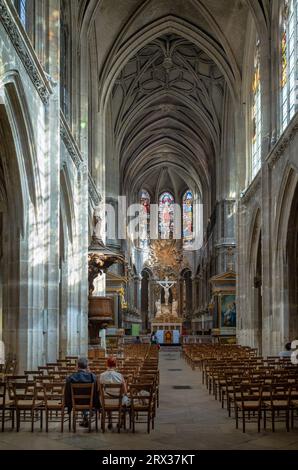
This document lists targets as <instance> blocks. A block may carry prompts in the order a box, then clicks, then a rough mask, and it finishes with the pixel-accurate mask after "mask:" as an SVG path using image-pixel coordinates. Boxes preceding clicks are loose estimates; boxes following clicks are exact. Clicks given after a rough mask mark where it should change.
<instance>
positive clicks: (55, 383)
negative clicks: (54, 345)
mask: <svg viewBox="0 0 298 470" xmlns="http://www.w3.org/2000/svg"><path fill="white" fill-rule="evenodd" d="M133 349H134V351H136V349H135V348H133ZM144 349H145V348H144ZM144 349H143V351H144ZM139 351H140V349H138V351H137V352H139ZM130 352H131V351H130ZM76 360H77V358H74V357H73V358H71V361H72V363H71V364H70V362H69V359H67V361H66V363H65V360H63V361H57V363H52V364H47V365H46V366H43V367H39V368H38V370H37V371H26V372H25V374H24V375H22V376H14V375H8V376H6V380H5V381H3V382H2V383H1V387H0V412H1V413H2V420H1V421H2V426H1V428H2V431H3V430H4V423H5V422H6V421H8V420H10V421H11V423H12V428H14V425H15V417H16V429H17V431H19V429H20V423H21V421H22V420H23V421H30V422H31V430H32V431H33V430H34V424H35V422H36V421H38V420H39V421H40V427H41V429H42V427H43V413H44V415H45V420H46V431H48V428H49V421H55V420H58V421H59V422H60V424H61V432H63V430H64V423H65V422H66V421H68V422H69V429H70V427H71V418H70V415H69V414H68V413H67V410H66V409H65V405H64V393H65V378H66V377H67V376H68V375H70V373H72V372H73V371H74V370H76V367H75V364H76ZM67 364H68V367H65V366H66V365H67ZM122 368H123V373H124V374H126V378H127V379H129V380H128V386H129V394H130V399H131V402H132V405H131V407H129V409H127V408H125V407H123V406H122V405H121V408H119V410H120V411H121V412H120V414H121V419H122V418H123V416H124V417H125V416H126V414H127V413H128V412H129V416H130V425H131V427H132V429H133V431H134V429H135V423H136V422H137V421H138V422H140V421H139V418H140V416H141V415H142V413H141V408H140V403H141V405H142V406H144V407H145V408H146V409H147V427H148V426H149V428H148V429H149V431H150V423H151V426H152V428H153V426H154V417H155V413H156V408H157V407H158V404H159V372H158V350H157V349H156V348H155V347H149V348H148V347H146V354H143V357H142V358H141V359H140V358H139V357H136V356H134V355H133V354H130V355H129V357H128V358H126V359H125V358H124V361H123V362H122ZM103 370H104V369H103ZM103 370H101V371H102V372H103ZM75 385H76V384H75ZM78 385H79V384H78ZM91 385H92V384H91ZM72 387H74V389H75V386H74V384H72ZM84 387H85V388H86V384H84ZM137 389H140V390H139V391H140V392H141V390H143V392H142V393H143V395H144V396H143V397H142V400H141V402H140V403H139V404H138V405H137V401H136V400H137V394H136V393H135V391H136V390H137ZM101 390H103V387H102V386H99V393H100V394H101ZM146 390H147V391H146ZM87 391H88V390H87ZM149 392H150V393H149ZM92 393H97V390H94V391H93V390H92ZM147 396H148V399H147V398H146V397H147ZM76 398H78V399H79V398H81V397H76V396H75V395H73V400H76ZM118 398H119V397H118ZM100 400H101V402H102V403H104V395H101V396H100ZM83 401H84V400H83ZM145 401H148V403H146V404H145ZM83 405H84V403H83ZM145 405H146V406H145ZM78 406H79V405H78V403H77V402H76V401H73V414H72V423H73V430H74V431H75V430H76V422H77V417H78V411H82V410H81V409H80V408H78ZM87 406H88V416H90V417H93V418H94V419H93V420H95V421H96V423H97V419H98V416H99V415H100V414H101V422H102V429H103V430H104V429H105V427H104V425H103V423H105V420H106V416H108V417H109V419H112V418H113V415H114V414H115V413H114V412H112V411H113V410H108V411H109V412H106V411H105V410H106V408H105V406H104V405H103V406H102V407H101V412H100V413H99V412H98V410H93V411H92V410H90V403H89V402H88V403H87ZM137 408H139V409H138V411H136V410H137ZM119 410H118V411H119ZM124 410H125V413H124ZM148 410H149V411H148ZM143 411H144V412H145V409H144V410H143ZM116 414H117V413H116ZM145 414H146V413H145ZM123 423H124V424H125V420H123ZM96 428H97V424H96ZM119 429H120V428H119Z"/></svg>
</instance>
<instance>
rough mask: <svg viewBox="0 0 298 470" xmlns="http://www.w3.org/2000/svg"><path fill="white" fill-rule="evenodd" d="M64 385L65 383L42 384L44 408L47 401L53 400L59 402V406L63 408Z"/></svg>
mask: <svg viewBox="0 0 298 470" xmlns="http://www.w3.org/2000/svg"><path fill="white" fill-rule="evenodd" d="M65 385H66V384H65V382H57V383H44V384H43V392H44V401H45V406H47V405H48V401H51V400H55V401H57V400H59V401H61V406H64V402H65Z"/></svg>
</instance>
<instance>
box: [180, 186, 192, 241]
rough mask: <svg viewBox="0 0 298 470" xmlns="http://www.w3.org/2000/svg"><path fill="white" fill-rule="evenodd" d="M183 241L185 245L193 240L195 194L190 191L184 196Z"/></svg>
mask: <svg viewBox="0 0 298 470" xmlns="http://www.w3.org/2000/svg"><path fill="white" fill-rule="evenodd" d="M182 203H183V240H184V242H185V243H188V242H190V241H192V239H193V194H192V191H191V190H190V189H188V190H187V191H186V192H185V193H184V195H183V200H182Z"/></svg>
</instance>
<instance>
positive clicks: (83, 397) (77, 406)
mask: <svg viewBox="0 0 298 470" xmlns="http://www.w3.org/2000/svg"><path fill="white" fill-rule="evenodd" d="M70 385H71V399H72V407H73V409H74V410H75V411H77V410H92V408H93V393H94V383H78V384H73V383H72V384H70Z"/></svg>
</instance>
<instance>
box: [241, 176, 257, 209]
mask: <svg viewBox="0 0 298 470" xmlns="http://www.w3.org/2000/svg"><path fill="white" fill-rule="evenodd" d="M260 188H261V171H259V172H258V174H257V175H256V176H255V178H254V179H253V180H252V182H251V183H250V185H249V186H248V188H247V189H246V190H245V191H244V192H242V193H241V195H240V202H241V204H244V205H245V204H247V203H248V202H249V201H250V199H251V198H252V197H253V196H254V195H255V194H256V193H257V192H258V191H259V189H260Z"/></svg>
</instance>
